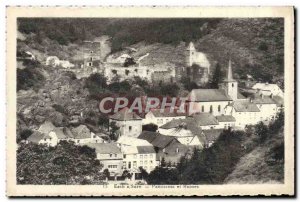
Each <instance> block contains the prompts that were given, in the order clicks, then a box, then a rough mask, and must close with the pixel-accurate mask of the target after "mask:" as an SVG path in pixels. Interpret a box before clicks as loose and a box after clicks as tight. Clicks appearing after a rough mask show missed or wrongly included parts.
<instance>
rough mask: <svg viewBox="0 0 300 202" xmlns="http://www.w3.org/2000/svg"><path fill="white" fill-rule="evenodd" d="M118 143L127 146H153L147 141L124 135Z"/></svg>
mask: <svg viewBox="0 0 300 202" xmlns="http://www.w3.org/2000/svg"><path fill="white" fill-rule="evenodd" d="M117 143H118V144H121V145H127V146H151V144H150V143H149V142H148V141H146V140H143V139H138V138H135V137H127V136H124V135H123V136H121V137H119V139H118V141H117Z"/></svg>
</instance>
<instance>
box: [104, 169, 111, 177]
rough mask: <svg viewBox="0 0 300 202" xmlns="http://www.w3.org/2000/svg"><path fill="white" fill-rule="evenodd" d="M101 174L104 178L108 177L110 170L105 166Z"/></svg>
mask: <svg viewBox="0 0 300 202" xmlns="http://www.w3.org/2000/svg"><path fill="white" fill-rule="evenodd" d="M103 175H104V176H105V178H106V179H108V178H109V177H110V172H109V170H108V169H107V168H106V169H104V170H103Z"/></svg>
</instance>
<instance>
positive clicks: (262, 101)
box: [251, 94, 278, 123]
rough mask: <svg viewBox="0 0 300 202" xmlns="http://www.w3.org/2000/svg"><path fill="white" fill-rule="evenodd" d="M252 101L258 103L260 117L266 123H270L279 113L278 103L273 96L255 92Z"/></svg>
mask: <svg viewBox="0 0 300 202" xmlns="http://www.w3.org/2000/svg"><path fill="white" fill-rule="evenodd" d="M251 101H252V102H253V103H255V104H256V105H257V107H258V108H259V110H260V114H259V119H260V121H263V122H265V123H269V122H270V121H272V120H274V119H275V117H276V115H277V113H278V108H277V103H276V101H275V100H274V99H273V96H272V95H271V96H266V95H264V94H254V97H253V98H251Z"/></svg>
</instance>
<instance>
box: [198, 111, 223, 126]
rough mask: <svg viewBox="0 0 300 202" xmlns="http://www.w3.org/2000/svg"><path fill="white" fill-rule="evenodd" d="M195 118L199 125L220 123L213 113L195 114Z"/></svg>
mask: <svg viewBox="0 0 300 202" xmlns="http://www.w3.org/2000/svg"><path fill="white" fill-rule="evenodd" d="M193 118H194V119H195V121H196V122H197V124H198V125H199V126H209V125H218V124H219V122H218V120H217V119H216V117H214V116H213V115H212V114H211V113H198V114H194V115H193Z"/></svg>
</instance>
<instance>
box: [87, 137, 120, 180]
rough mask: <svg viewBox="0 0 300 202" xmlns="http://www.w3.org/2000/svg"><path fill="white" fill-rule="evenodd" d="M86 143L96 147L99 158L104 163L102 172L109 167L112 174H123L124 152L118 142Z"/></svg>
mask: <svg viewBox="0 0 300 202" xmlns="http://www.w3.org/2000/svg"><path fill="white" fill-rule="evenodd" d="M85 145H86V146H88V147H91V148H94V149H95V151H96V154H97V159H98V160H99V161H100V163H101V164H102V165H103V167H102V169H101V171H102V172H103V171H104V170H105V169H108V171H109V173H110V176H120V175H122V173H123V170H122V166H123V154H122V152H121V149H120V148H119V147H118V146H117V144H116V143H87V144H85Z"/></svg>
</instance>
